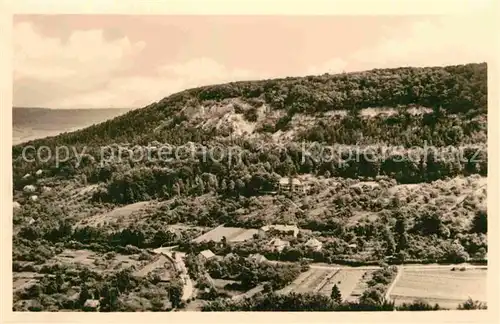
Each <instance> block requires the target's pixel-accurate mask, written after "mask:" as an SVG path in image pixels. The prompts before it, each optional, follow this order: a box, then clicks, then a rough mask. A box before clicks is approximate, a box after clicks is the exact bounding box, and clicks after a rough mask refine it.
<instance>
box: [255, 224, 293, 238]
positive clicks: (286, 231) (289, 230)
mask: <svg viewBox="0 0 500 324" xmlns="http://www.w3.org/2000/svg"><path fill="white" fill-rule="evenodd" d="M270 231H275V232H279V233H280V234H283V235H293V236H294V237H297V234H299V228H298V227H297V226H295V225H266V226H262V227H261V228H260V230H259V232H260V234H266V233H268V232H270Z"/></svg>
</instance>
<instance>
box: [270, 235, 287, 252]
mask: <svg viewBox="0 0 500 324" xmlns="http://www.w3.org/2000/svg"><path fill="white" fill-rule="evenodd" d="M267 245H268V247H270V248H271V249H272V250H273V251H276V252H281V251H283V249H284V248H286V247H289V246H290V242H288V241H284V240H282V239H280V238H277V237H276V238H274V239H272V240H271V241H269V243H268V244H267Z"/></svg>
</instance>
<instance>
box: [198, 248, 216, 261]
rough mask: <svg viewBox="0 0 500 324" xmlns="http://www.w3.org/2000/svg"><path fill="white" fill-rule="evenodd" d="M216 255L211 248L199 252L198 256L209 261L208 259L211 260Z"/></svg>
mask: <svg viewBox="0 0 500 324" xmlns="http://www.w3.org/2000/svg"><path fill="white" fill-rule="evenodd" d="M214 257H215V254H214V253H213V252H212V251H210V250H204V251H201V252H200V253H199V254H198V258H200V260H202V261H207V260H210V259H212V258H214Z"/></svg>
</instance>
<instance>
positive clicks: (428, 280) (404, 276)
mask: <svg viewBox="0 0 500 324" xmlns="http://www.w3.org/2000/svg"><path fill="white" fill-rule="evenodd" d="M451 269H452V268H450V267H443V269H436V268H428V267H425V266H423V267H422V269H414V268H411V269H401V270H400V271H401V274H400V275H399V276H397V277H396V279H395V280H397V281H396V282H395V283H394V286H393V288H392V290H391V291H390V293H389V298H390V299H392V300H394V301H395V303H396V305H401V304H403V303H412V302H413V301H415V300H424V301H427V302H428V303H430V304H432V305H433V304H435V303H437V304H439V306H440V307H442V308H447V309H456V308H457V307H458V305H459V304H461V303H463V302H464V301H466V300H467V299H468V298H469V297H470V298H472V299H473V300H478V301H481V302H487V295H486V292H487V289H486V274H487V269H486V267H484V268H467V269H465V270H464V269H462V270H460V268H459V267H457V268H456V270H451ZM373 271H375V270H365V269H356V268H352V269H345V268H340V269H339V268H334V267H331V268H330V269H329V268H327V267H325V268H312V269H310V270H309V271H307V272H304V273H302V274H300V276H299V277H298V278H297V279H296V280H294V281H293V282H292V283H291V284H290V285H288V286H287V287H285V288H283V289H282V290H280V291H279V293H282V294H288V293H292V292H295V293H320V294H323V295H327V296H329V295H330V294H331V291H332V288H333V286H334V285H335V284H336V285H337V287H338V288H339V290H340V293H341V295H342V298H343V299H344V300H345V301H349V302H355V301H357V300H359V297H360V296H361V295H362V294H363V292H364V291H365V290H366V289H367V287H368V286H367V281H369V280H370V278H371V273H373ZM389 286H390V285H389Z"/></svg>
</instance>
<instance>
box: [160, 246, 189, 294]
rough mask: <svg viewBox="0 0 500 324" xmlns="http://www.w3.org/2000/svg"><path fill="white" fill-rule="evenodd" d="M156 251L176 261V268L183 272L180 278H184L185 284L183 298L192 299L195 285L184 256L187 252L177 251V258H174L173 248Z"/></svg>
mask: <svg viewBox="0 0 500 324" xmlns="http://www.w3.org/2000/svg"><path fill="white" fill-rule="evenodd" d="M154 252H155V253H159V254H162V255H165V256H167V257H168V258H169V259H171V260H173V261H174V262H175V266H176V269H177V270H179V271H180V272H181V274H180V278H181V279H182V282H183V284H184V287H183V290H182V297H181V300H183V301H186V300H188V299H190V298H191V297H192V295H193V288H194V285H193V281H192V280H191V278H190V277H189V274H188V270H187V268H186V264H185V263H184V257H185V256H186V254H185V253H182V252H175V258H174V257H173V252H172V251H171V250H168V249H167V248H159V249H156V250H154Z"/></svg>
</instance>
